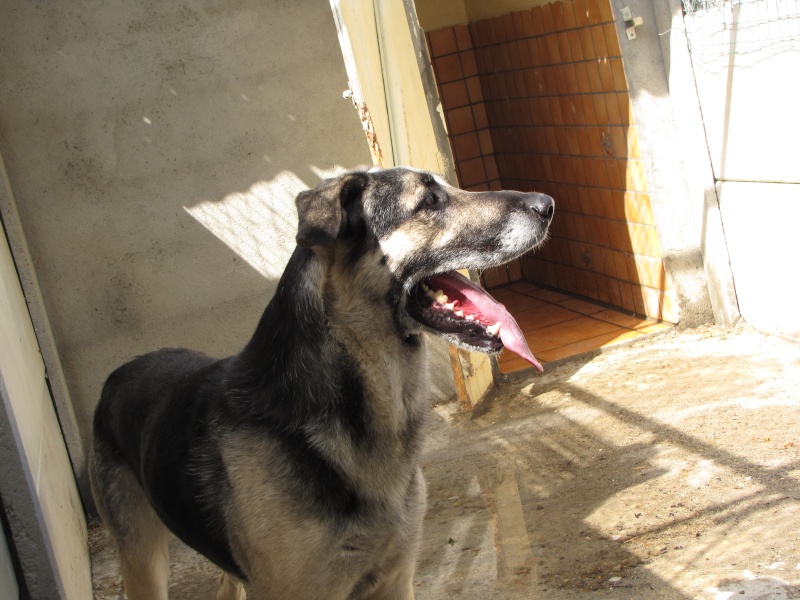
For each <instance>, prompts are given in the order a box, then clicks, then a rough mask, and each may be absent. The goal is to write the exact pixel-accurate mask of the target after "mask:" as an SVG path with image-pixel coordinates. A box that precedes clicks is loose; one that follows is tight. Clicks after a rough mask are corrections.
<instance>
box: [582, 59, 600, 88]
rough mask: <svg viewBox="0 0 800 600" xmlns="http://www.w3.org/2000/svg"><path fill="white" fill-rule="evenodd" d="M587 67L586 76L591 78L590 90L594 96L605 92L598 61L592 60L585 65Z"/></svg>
mask: <svg viewBox="0 0 800 600" xmlns="http://www.w3.org/2000/svg"><path fill="white" fill-rule="evenodd" d="M584 64H585V65H586V74H587V75H588V76H589V89H590V90H591V92H592V93H593V94H596V93H599V92H602V91H603V81H602V79H600V64H599V62H598V61H596V60H590V61H587V62H586V63H584Z"/></svg>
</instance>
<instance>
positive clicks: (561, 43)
mask: <svg viewBox="0 0 800 600" xmlns="http://www.w3.org/2000/svg"><path fill="white" fill-rule="evenodd" d="M556 43H557V44H558V55H559V57H560V59H561V60H560V61H559V62H562V63H566V62H572V61H573V60H574V59H573V58H572V49H571V48H570V47H569V36H568V35H567V33H566V32H564V31H561V32H559V33H557V34H556Z"/></svg>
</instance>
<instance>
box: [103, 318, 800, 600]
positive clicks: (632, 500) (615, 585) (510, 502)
mask: <svg viewBox="0 0 800 600" xmlns="http://www.w3.org/2000/svg"><path fill="white" fill-rule="evenodd" d="M798 390H800V345H798V344H795V343H791V342H788V341H785V340H782V339H779V338H775V337H771V336H766V335H763V334H760V333H758V332H755V331H753V330H751V329H749V328H747V327H745V326H741V327H738V328H736V329H733V330H720V329H716V328H713V327H708V328H701V329H697V330H691V331H685V332H672V333H669V334H666V335H662V336H660V337H656V338H651V339H648V340H645V341H642V342H637V343H636V344H634V345H631V346H629V347H625V348H616V349H613V350H611V351H609V352H607V353H605V354H602V355H600V356H597V357H594V358H592V359H591V360H585V359H584V360H582V361H581V360H577V361H573V362H567V363H564V364H561V365H560V366H556V367H554V368H550V369H549V370H548V372H547V373H545V375H544V376H532V377H531V378H529V379H522V380H519V381H516V382H514V383H510V384H506V385H504V386H501V387H499V388H498V389H496V390H495V391H494V392H493V393H492V394H491V395H490V396H489V397H488V398H487V399H486V400H485V402H484V403H483V405H482V406H480V407H479V409H478V410H476V411H475V412H473V413H461V412H459V411H458V408H457V405H456V404H455V403H451V404H443V405H439V406H436V407H435V408H434V409H433V413H434V416H433V418H432V422H431V428H430V435H429V438H428V444H427V449H426V456H425V465H424V470H425V473H426V477H427V480H428V513H427V517H426V526H425V541H424V546H423V549H422V552H421V556H420V561H419V567H418V572H417V578H416V590H417V597H418V598H421V599H425V600H428V599H431V600H434V599H435V600H438V599H442V600H444V599H451V598H464V599H474V600H478V599H481V600H483V599H487V598H497V599H516V598H546V599H548V600H550V599H553V600H562V599H563V600H566V599H571V598H584V597H590V596H591V597H592V598H596V597H609V598H636V599H653V600H655V599H670V598H676V599H677V598H707V599H709V600H728V599H730V598H737V599H738V598H743V599H746V598H751V599H752V598H760V599H773V598H776V599H780V598H787V599H788V598H799V597H800V587H799V586H800V549H799V548H798V544H800V501H799V500H800V415H798V406H800V392H798ZM91 539H92V543H93V549H94V554H93V560H94V569H95V586H96V598H99V599H101V600H103V599H110V598H121V597H122V596H121V593H120V587H119V577H118V574H117V571H116V564H115V562H114V561H115V558H114V556H113V553H112V552H110V549H109V548H108V546H107V540H106V538H105V535H104V532H103V530H102V528H101V527H98V526H95V527H94V528H93V532H92V535H91ZM175 550H176V551H175V552H174V553H173V577H172V585H171V596H170V597H171V598H173V599H183V598H186V599H188V598H193V599H195V598H196V599H204V598H209V599H211V598H214V597H215V580H216V570H215V569H213V567H211V566H210V565H208V564H207V563H206V562H205V561H204V560H202V559H200V558H198V557H196V555H194V554H193V553H192V552H190V551H188V550H186V549H185V548H180V547H178V546H177V545H176V548H175Z"/></svg>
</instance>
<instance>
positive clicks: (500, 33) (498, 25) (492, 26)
mask: <svg viewBox="0 0 800 600" xmlns="http://www.w3.org/2000/svg"><path fill="white" fill-rule="evenodd" d="M488 21H489V37H490V39H492V38H493V39H492V43H493V44H496V43H502V42H504V41H506V31H505V27H504V26H503V17H502V16H501V17H494V18H493V19H488Z"/></svg>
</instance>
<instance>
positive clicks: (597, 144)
mask: <svg viewBox="0 0 800 600" xmlns="http://www.w3.org/2000/svg"><path fill="white" fill-rule="evenodd" d="M601 131H602V129H600V128H598V127H590V128H589V142H590V144H591V146H590V151H589V156H602V155H603V144H602V142H601V140H600V132H601Z"/></svg>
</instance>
